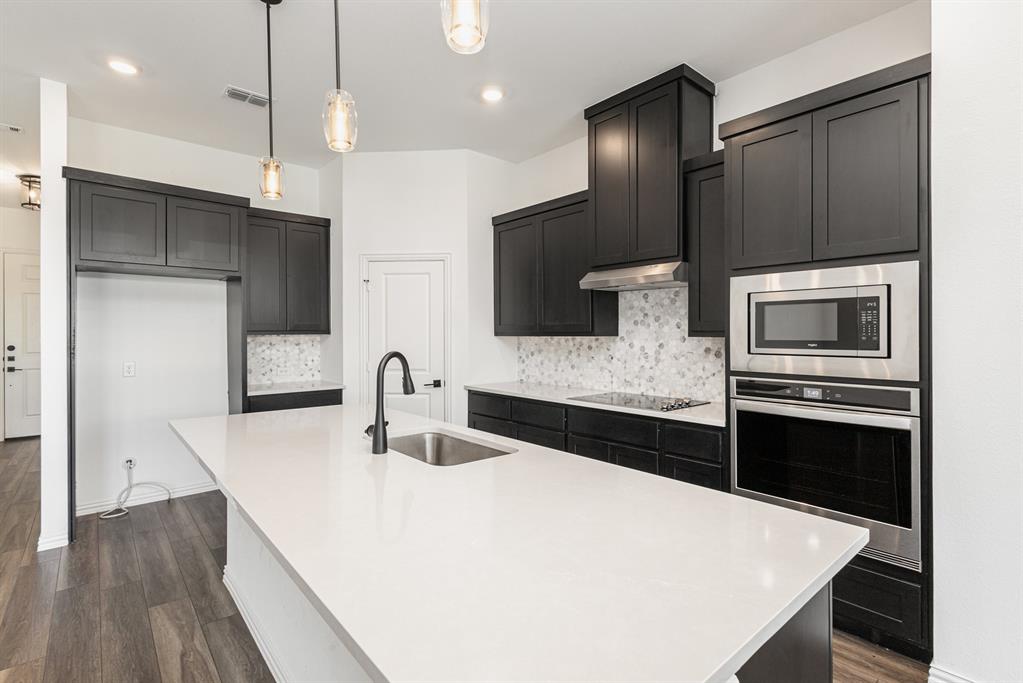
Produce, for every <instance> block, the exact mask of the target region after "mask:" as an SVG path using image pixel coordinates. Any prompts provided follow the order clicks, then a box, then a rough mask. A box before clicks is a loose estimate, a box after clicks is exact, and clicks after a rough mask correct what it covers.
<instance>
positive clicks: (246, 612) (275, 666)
mask: <svg viewBox="0 0 1023 683" xmlns="http://www.w3.org/2000/svg"><path fill="white" fill-rule="evenodd" d="M224 586H225V587H226V588H227V592H228V593H230V594H231V597H232V598H234V604H235V605H237V606H238V613H239V614H240V615H241V617H242V621H244V622H245V625H246V626H248V627H249V633H251V634H252V639H253V640H254V641H256V647H257V648H258V649H259V654H261V655H263V661H265V662H266V666H267V668H268V669H270V673H271V674H272V675H273V677H274V680H275V681H277V682H278V683H285V681H287V680H288V679H287V677H286V676H285V675H284V671H283V668H282V667H281V664H280V661H279V660H278V659H277V657H275V656H274V653H273V650H271V649H270V644H269V642H268V641H267V639H266V637H265V636H264V635H263V630H262V629H261V628H260V624H259V621H258V620H257V619H256V616H255V614H253V612H252V610H251V609H249V607H248V602H247V600H246V597H245V595H244V594H242V592H241V590H240V589H239V588H238V586H237V584H235V582H233V581H232V580H231V568H230V567H224Z"/></svg>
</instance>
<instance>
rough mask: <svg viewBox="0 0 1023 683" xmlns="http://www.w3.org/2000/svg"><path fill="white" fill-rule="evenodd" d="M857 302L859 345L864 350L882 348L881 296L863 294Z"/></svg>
mask: <svg viewBox="0 0 1023 683" xmlns="http://www.w3.org/2000/svg"><path fill="white" fill-rule="evenodd" d="M856 303H857V309H859V310H858V316H857V320H856V322H857V326H858V328H859V344H858V347H859V349H860V350H862V351H877V350H879V349H880V348H881V297H879V296H861V297H859V298H857V300H856Z"/></svg>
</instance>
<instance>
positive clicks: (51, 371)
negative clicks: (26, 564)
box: [39, 79, 68, 550]
mask: <svg viewBox="0 0 1023 683" xmlns="http://www.w3.org/2000/svg"><path fill="white" fill-rule="evenodd" d="M39 138H40V139H39V157H40V167H41V169H42V171H41V174H40V175H41V177H42V199H41V202H42V210H41V211H40V213H39V263H40V279H41V283H40V295H39V296H40V325H39V327H40V334H41V336H42V366H41V373H42V387H43V393H42V454H41V459H42V465H41V477H40V479H41V482H40V485H41V500H40V515H41V517H40V524H39V549H40V550H46V549H49V548H56V547H59V546H62V545H67V534H68V525H67V510H68V497H67V481H68V468H67V446H68V431H67V404H68V381H67V336H68V335H67V190H66V188H65V182H64V179H63V178H62V177H61V172H62V169H63V167H64V166H65V165H66V164H67V86H66V85H65V84H63V83H57V82H56V81H49V80H46V79H40V81H39Z"/></svg>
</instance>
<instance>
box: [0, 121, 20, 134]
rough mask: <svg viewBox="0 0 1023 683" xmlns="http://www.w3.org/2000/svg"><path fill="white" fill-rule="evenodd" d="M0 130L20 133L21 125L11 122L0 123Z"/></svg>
mask: <svg viewBox="0 0 1023 683" xmlns="http://www.w3.org/2000/svg"><path fill="white" fill-rule="evenodd" d="M0 130H6V131H10V132H12V133H20V132H21V131H22V130H23V129H22V127H21V126H18V125H15V124H13V123H0Z"/></svg>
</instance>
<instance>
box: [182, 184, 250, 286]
mask: <svg viewBox="0 0 1023 683" xmlns="http://www.w3.org/2000/svg"><path fill="white" fill-rule="evenodd" d="M240 232H241V210H240V209H238V208H237V207H233V206H226V205H224V204H215V203H213V202H201V201H198V200H195V199H181V198H180V197H168V198H167V265H169V266H183V267H187V268H212V269H213V270H238V268H239V263H240V254H239V245H240V238H239V236H240Z"/></svg>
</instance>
